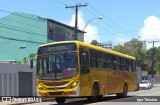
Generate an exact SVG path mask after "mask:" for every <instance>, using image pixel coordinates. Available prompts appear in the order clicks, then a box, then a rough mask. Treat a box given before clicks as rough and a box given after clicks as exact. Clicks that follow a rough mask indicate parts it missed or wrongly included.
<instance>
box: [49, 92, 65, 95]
mask: <svg viewBox="0 0 160 105" xmlns="http://www.w3.org/2000/svg"><path fill="white" fill-rule="evenodd" d="M49 94H50V95H62V94H63V92H49Z"/></svg>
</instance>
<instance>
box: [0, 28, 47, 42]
mask: <svg viewBox="0 0 160 105" xmlns="http://www.w3.org/2000/svg"><path fill="white" fill-rule="evenodd" d="M0 32H1V33H7V34H10V35H15V36H23V34H13V33H10V32H8V31H7V32H6V31H2V30H1V31H0ZM23 37H24V38H29V39H32V38H33V37H27V36H23ZM36 39H37V37H36ZM38 40H39V41H42V42H41V43H44V42H46V41H45V40H41V39H38Z"/></svg>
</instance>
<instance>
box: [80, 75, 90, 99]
mask: <svg viewBox="0 0 160 105" xmlns="http://www.w3.org/2000/svg"><path fill="white" fill-rule="evenodd" d="M90 95H91V81H90V75H89V74H83V75H80V96H90Z"/></svg>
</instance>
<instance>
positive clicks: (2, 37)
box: [0, 36, 45, 44]
mask: <svg viewBox="0 0 160 105" xmlns="http://www.w3.org/2000/svg"><path fill="white" fill-rule="evenodd" d="M0 38H1V39H8V40H14V41H21V42H30V43H36V44H45V43H42V42H36V41H29V40H23V39H15V38H9V37H4V36H0Z"/></svg>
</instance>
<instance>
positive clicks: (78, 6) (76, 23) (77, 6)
mask: <svg viewBox="0 0 160 105" xmlns="http://www.w3.org/2000/svg"><path fill="white" fill-rule="evenodd" d="M85 6H87V3H86V4H85V5H81V4H79V5H77V4H76V5H75V6H67V5H66V8H76V10H75V35H74V40H77V29H78V28H77V27H78V9H79V8H80V7H85Z"/></svg>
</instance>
